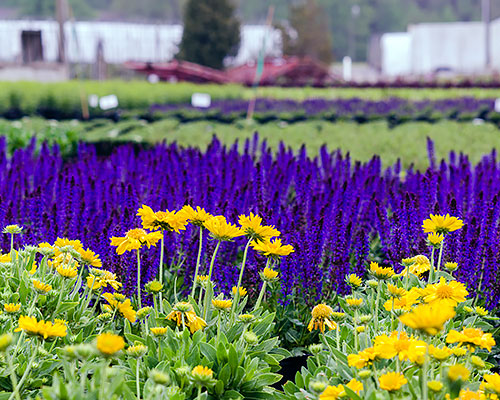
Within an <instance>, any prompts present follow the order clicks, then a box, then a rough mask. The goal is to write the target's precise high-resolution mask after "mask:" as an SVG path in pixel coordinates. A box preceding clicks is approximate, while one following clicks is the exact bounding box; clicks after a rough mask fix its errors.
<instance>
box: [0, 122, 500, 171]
mask: <svg viewBox="0 0 500 400" xmlns="http://www.w3.org/2000/svg"><path fill="white" fill-rule="evenodd" d="M0 131H1V133H0V135H4V136H5V137H6V138H7V142H8V151H9V153H12V151H13V150H15V149H17V148H23V147H26V146H27V145H28V144H29V142H30V140H31V139H32V138H33V137H37V138H38V140H39V141H48V142H49V143H56V144H58V145H59V146H60V150H61V151H62V153H63V154H71V153H74V152H75V149H76V144H77V142H78V141H85V142H91V143H97V144H98V146H99V148H100V149H103V150H105V151H109V150H110V149H111V148H112V147H113V146H115V145H118V144H120V143H128V142H132V143H138V144H143V145H151V144H155V143H159V142H166V143H176V144H177V145H179V146H182V147H190V146H192V147H197V148H199V149H201V150H205V149H206V148H207V147H208V145H209V144H210V143H211V142H212V140H213V137H214V135H216V137H217V138H218V140H220V141H221V142H222V143H223V144H225V145H228V146H232V145H233V144H234V143H235V142H236V141H238V143H239V149H240V150H241V149H243V143H244V141H245V140H247V139H251V138H252V137H253V136H254V134H255V132H258V135H259V137H260V138H261V139H262V140H266V143H267V145H268V146H269V147H270V148H271V149H272V150H277V149H278V148H279V146H280V144H281V143H283V144H284V145H285V146H287V147H290V148H291V149H292V150H294V151H297V150H299V149H300V148H301V147H302V146H303V145H305V146H306V151H307V153H308V155H309V156H311V157H314V156H316V155H317V154H318V152H319V151H320V149H321V147H322V146H323V145H326V146H327V148H328V149H330V150H334V149H340V150H341V151H342V152H343V153H344V154H345V153H347V152H349V154H350V155H351V157H352V159H353V160H356V161H363V162H366V161H369V160H370V159H371V158H372V157H373V156H374V155H378V156H379V157H380V158H381V160H382V163H383V165H384V166H390V165H393V164H394V163H395V162H396V161H397V160H398V159H401V162H402V164H403V166H405V167H409V166H410V165H411V164H413V165H414V166H415V167H416V168H418V169H421V170H422V169H426V168H427V167H428V166H429V158H428V156H427V138H430V139H431V140H432V141H433V142H434V149H435V157H436V159H437V160H440V159H442V158H447V157H448V155H449V153H450V151H452V150H453V151H455V152H465V153H466V154H467V155H468V156H469V158H470V160H471V162H472V163H477V162H479V161H480V160H481V158H482V157H483V156H484V155H485V154H486V153H489V152H490V151H491V150H492V149H497V150H499V149H500V130H499V129H498V128H497V127H496V126H495V125H493V124H490V123H483V124H481V125H475V124H473V123H472V122H470V121H469V122H465V123H460V122H457V121H446V120H444V121H439V122H436V123H429V122H422V121H419V122H408V123H405V124H401V125H398V126H396V127H394V128H391V127H390V126H388V124H387V122H385V121H374V122H370V123H365V124H358V123H356V122H352V121H339V122H335V123H331V122H327V121H302V122H297V123H294V124H286V123H282V122H276V121H274V122H270V123H266V124H257V123H250V124H248V123H247V121H245V120H239V121H237V122H235V123H233V124H224V123H220V122H213V121H196V122H188V123H180V122H179V121H178V120H176V119H172V118H169V119H162V120H160V121H156V122H151V123H148V122H146V121H143V120H142V121H137V120H127V121H121V122H118V123H114V122H113V121H110V120H106V119H98V120H93V121H89V122H78V121H53V120H51V121H47V120H44V119H40V118H24V119H22V120H18V121H8V120H0ZM409 142H410V143H411V145H408V143H409Z"/></svg>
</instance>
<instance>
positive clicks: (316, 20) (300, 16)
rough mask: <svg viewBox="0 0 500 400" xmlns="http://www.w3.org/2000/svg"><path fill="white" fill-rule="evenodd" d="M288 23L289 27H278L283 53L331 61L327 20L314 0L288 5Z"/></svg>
mask: <svg viewBox="0 0 500 400" xmlns="http://www.w3.org/2000/svg"><path fill="white" fill-rule="evenodd" d="M289 23H290V28H291V29H287V28H284V27H282V26H281V27H280V28H281V31H282V38H283V53H284V54H285V55H296V56H301V57H304V56H309V57H312V58H315V59H317V60H320V61H322V62H324V63H327V64H329V63H331V62H332V60H333V50H332V36H331V33H330V29H329V28H328V20H327V18H326V17H325V14H324V10H323V8H322V7H321V6H319V5H318V4H317V2H316V0H306V2H305V3H302V4H299V5H295V6H292V7H290V15H289Z"/></svg>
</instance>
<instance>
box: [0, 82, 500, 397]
mask: <svg viewBox="0 0 500 400" xmlns="http://www.w3.org/2000/svg"><path fill="white" fill-rule="evenodd" d="M0 87H3V88H4V90H3V91H2V92H1V93H2V94H1V95H0V97H2V98H3V99H4V100H2V101H1V102H0V104H1V106H0V114H2V116H3V117H5V118H4V119H0V226H1V227H2V228H3V229H4V230H3V233H1V234H0V249H1V253H0V302H1V303H0V310H1V312H0V400H3V399H7V400H14V399H15V400H21V399H47V400H48V399H51V400H52V399H53V400H56V399H74V400H80V399H96V400H104V399H106V400H110V399H125V400H129V399H130V400H138V399H144V400H150V399H151V400H153V399H158V400H159V399H167V398H168V399H174V400H189V399H206V400H209V399H210V400H212V399H213V400H215V399H227V400H230V399H285V400H311V399H312V400H336V399H340V398H342V399H352V400H360V399H369V400H382V399H386V400H394V399H415V400H417V399H425V400H431V399H432V400H434V399H435V400H447V399H459V400H462V399H469V400H472V399H492V400H493V399H497V398H498V396H500V375H499V372H500V368H499V362H500V351H499V349H498V346H497V343H498V341H499V340H500V323H499V321H500V319H499V311H500V307H499V300H500V286H499V285H498V282H499V279H500V252H499V250H498V249H499V248H500V201H499V197H500V178H499V177H500V161H499V160H498V155H497V152H498V150H499V149H500V130H499V122H500V118H499V115H500V114H499V112H498V110H496V104H495V102H496V97H497V96H498V95H499V94H500V90H498V89H462V88H452V89H443V88H439V89H438V88H437V89H433V88H423V89H408V88H401V89H398V88H388V89H383V88H369V89H363V90H360V89H353V88H335V89H314V88H301V89H273V88H264V89H261V90H260V91H259V95H262V96H266V98H261V99H259V100H258V102H257V106H256V110H255V111H256V112H255V115H254V119H253V120H252V121H250V122H248V121H247V120H246V119H245V115H246V109H247V107H248V101H247V99H248V98H250V97H251V96H252V91H251V89H247V88H241V87H236V86H234V87H233V86H224V87H221V86H203V87H194V86H190V85H187V84H180V85H163V84H161V85H149V84H146V83H139V82H133V83H130V84H126V85H124V84H123V83H121V84H119V83H118V82H107V83H104V84H101V83H100V84H99V86H97V84H96V83H92V82H90V83H83V84H77V83H74V82H70V83H65V84H54V85H50V86H43V85H40V84H34V83H23V84H7V83H1V84H0ZM82 87H83V88H84V89H85V92H86V93H87V94H88V93H91V92H95V93H97V92H98V91H99V94H109V93H110V92H111V91H113V92H114V93H116V94H118V95H119V97H120V108H119V109H117V110H114V111H112V112H110V113H100V112H99V113H97V112H96V113H95V114H94V115H91V118H90V119H89V120H81V119H80V117H81V115H80V116H79V115H78V112H79V111H78V110H79V107H80V106H79V101H80V93H81V92H80V88H82ZM193 90H200V91H205V92H210V93H211V94H212V95H213V97H214V98H216V99H218V100H216V101H214V102H213V103H212V105H211V106H210V107H209V108H208V109H197V108H193V107H191V106H190V105H189V104H188V102H189V97H190V93H191V92H192V91H193ZM412 91H413V93H412ZM312 96H313V97H314V98H311V97H312ZM94 111H95V110H94ZM42 116H44V117H50V119H45V118H42Z"/></svg>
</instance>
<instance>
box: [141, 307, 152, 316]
mask: <svg viewBox="0 0 500 400" xmlns="http://www.w3.org/2000/svg"><path fill="white" fill-rule="evenodd" d="M152 311H153V307H142V308H139V309H138V310H137V318H138V319H143V318H146V317H147V316H148V315H149V314H151V312H152Z"/></svg>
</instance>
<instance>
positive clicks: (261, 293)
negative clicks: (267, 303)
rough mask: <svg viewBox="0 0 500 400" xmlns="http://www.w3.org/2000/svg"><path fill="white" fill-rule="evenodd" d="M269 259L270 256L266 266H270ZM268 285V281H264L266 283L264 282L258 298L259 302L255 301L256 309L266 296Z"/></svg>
mask: <svg viewBox="0 0 500 400" xmlns="http://www.w3.org/2000/svg"><path fill="white" fill-rule="evenodd" d="M269 260H270V258H268V259H267V261H266V266H265V268H267V267H268V266H269ZM266 286H267V281H264V283H263V284H262V289H260V293H259V297H258V298H257V303H255V311H257V310H258V309H259V307H260V303H261V302H262V299H263V298H264V294H265V293H266Z"/></svg>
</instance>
